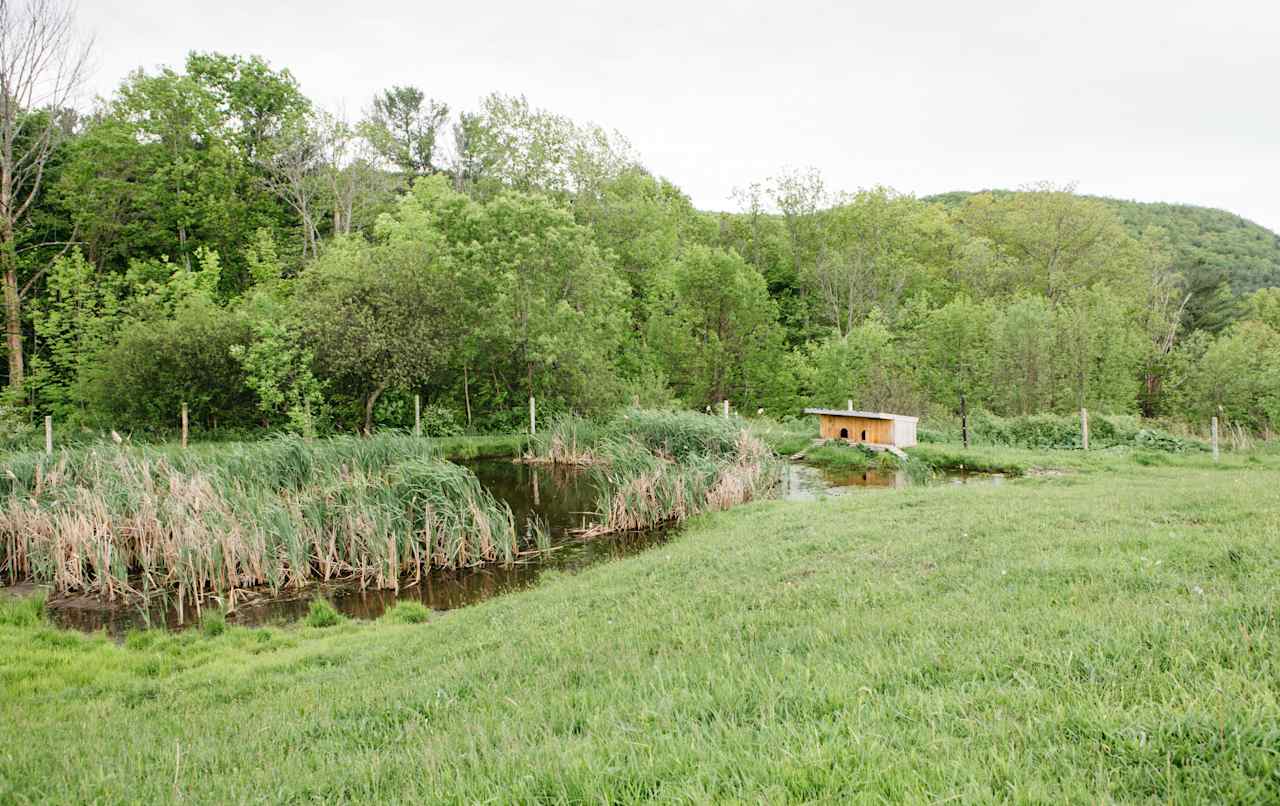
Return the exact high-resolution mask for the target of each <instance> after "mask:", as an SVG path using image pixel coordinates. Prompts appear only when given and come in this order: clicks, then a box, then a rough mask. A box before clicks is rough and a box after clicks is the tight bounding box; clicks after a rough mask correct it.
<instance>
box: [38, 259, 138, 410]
mask: <svg viewBox="0 0 1280 806" xmlns="http://www.w3.org/2000/svg"><path fill="white" fill-rule="evenodd" d="M122 279H123V278H120V277H105V278H103V277H96V276H95V270H94V268H93V266H92V265H91V264H90V263H89V262H88V261H87V260H85V258H84V255H83V254H82V253H81V252H80V250H79V249H74V250H72V252H71V253H70V254H68V255H63V256H60V257H58V258H55V259H54V261H53V264H52V265H51V266H50V267H49V271H48V273H47V274H46V276H45V288H44V293H43V294H42V295H41V296H40V297H38V298H36V299H35V300H34V304H33V305H32V306H31V320H32V325H33V328H34V330H35V334H36V340H37V343H38V344H39V346H40V349H39V351H37V352H34V353H33V356H32V361H31V375H30V387H31V392H32V402H33V403H36V404H38V405H39V406H40V407H41V408H44V409H45V410H47V411H49V412H51V413H52V414H53V415H54V416H56V417H58V418H59V419H60V420H67V419H73V420H81V421H83V420H85V419H86V418H87V409H86V400H85V396H84V389H83V383H82V382H83V380H84V379H85V378H86V377H88V375H89V374H90V372H91V370H92V367H93V362H94V361H95V360H96V358H97V356H98V354H99V353H100V352H101V351H102V350H103V349H105V348H106V347H107V346H109V345H110V344H111V342H112V341H113V339H114V336H115V333H116V331H117V330H118V328H119V327H120V315H121V304H120V298H121V295H122V289H121V286H122V285H123V283H122V282H121V280H122Z"/></svg>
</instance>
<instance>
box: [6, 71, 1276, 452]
mask: <svg viewBox="0 0 1280 806" xmlns="http://www.w3.org/2000/svg"><path fill="white" fill-rule="evenodd" d="M18 115H19V116H20V117H24V118H25V119H31V120H36V121H39V122H41V123H42V125H43V127H44V128H43V129H40V128H39V127H34V126H33V127H31V128H30V129H29V130H31V131H34V130H37V129H39V130H41V131H43V130H45V129H47V130H50V131H52V132H53V135H54V139H53V140H52V141H51V145H50V148H49V151H48V159H47V160H46V161H45V164H44V165H43V167H42V175H41V176H40V177H39V179H38V188H37V190H38V192H35V193H33V194H32V203H31V206H30V208H29V209H27V210H25V211H23V215H21V216H18V217H15V218H14V221H15V226H14V231H13V233H12V236H11V238H10V245H11V247H12V248H11V249H9V250H7V254H8V255H9V258H8V259H9V264H7V265H8V266H9V267H10V268H12V271H11V272H6V289H5V290H6V303H7V305H6V312H7V313H6V318H7V322H9V323H10V325H11V327H10V338H9V340H8V351H9V361H8V362H7V365H6V367H5V368H4V370H3V371H4V373H5V374H4V377H3V380H4V382H5V385H6V388H7V390H8V391H7V392H6V398H5V400H6V403H5V406H4V413H3V415H2V416H0V420H3V422H4V423H5V425H4V426H3V427H4V428H7V429H9V430H10V431H13V430H20V429H22V428H24V427H27V425H26V424H30V423H34V422H37V421H38V420H39V418H40V417H42V416H43V415H45V414H52V415H53V416H54V417H55V419H56V420H57V421H58V422H60V423H62V424H70V425H74V426H83V427H85V428H89V429H115V430H117V431H120V432H128V431H134V432H141V431H157V432H159V431H170V430H172V429H173V428H174V427H175V425H176V423H177V418H178V412H179V410H180V407H181V405H182V404H183V403H186V404H187V405H188V406H189V409H190V412H191V418H192V421H193V423H194V424H195V425H196V426H197V427H201V428H209V429H213V428H219V429H258V428H265V429H289V430H296V431H306V430H315V431H318V432H325V431H356V430H365V429H369V428H376V427H379V426H394V427H403V426H405V425H407V424H409V423H411V422H412V417H413V414H412V409H413V397H414V395H420V396H421V398H422V400H423V401H424V402H425V404H426V417H425V422H426V427H427V429H428V430H429V431H435V432H451V431H456V430H459V429H464V428H470V429H474V430H504V429H514V428H518V427H520V425H521V424H522V423H523V422H524V421H525V418H526V417H527V399H528V397H529V396H530V395H534V396H536V397H537V398H538V401H539V409H540V411H542V412H543V413H554V412H556V411H567V410H574V411H578V412H583V413H593V412H601V411H606V410H609V409H611V408H614V407H616V406H618V405H621V404H634V403H639V404H641V405H663V404H670V403H677V404H680V405H684V406H688V407H694V408H699V409H701V408H704V407H706V406H708V405H715V404H717V403H718V402H719V401H722V400H726V399H727V400H730V401H731V402H732V405H733V406H734V407H735V408H736V409H738V410H739V411H742V412H751V413H754V412H756V411H757V410H758V409H761V408H762V409H764V410H765V411H766V412H768V413H771V414H774V415H779V416H784V415H787V414H791V413H796V412H797V411H798V409H799V408H800V407H801V406H803V405H805V404H826V405H832V404H841V403H843V402H844V401H845V400H846V399H849V398H852V399H853V400H854V402H855V405H858V406H860V407H863V408H869V409H890V410H897V411H906V412H914V413H923V414H946V413H952V412H955V411H957V410H958V408H959V406H960V398H961V395H964V396H965V397H966V400H967V403H968V406H969V407H970V408H973V409H977V408H982V409H987V410H989V411H991V412H993V413H996V414H1024V413H1035V412H1066V411H1073V410H1076V409H1078V408H1080V407H1082V406H1084V407H1089V408H1090V409H1096V410H1099V411H1100V412H1129V413H1141V414H1144V415H1147V416H1163V417H1171V418H1178V419H1185V420H1188V421H1194V422H1203V421H1206V420H1207V418H1208V417H1209V416H1210V415H1211V414H1215V413H1216V414H1220V415H1221V416H1223V417H1224V418H1226V419H1227V420H1229V421H1231V422H1234V423H1236V424H1239V425H1241V426H1243V427H1246V428H1249V429H1252V430H1255V431H1270V430H1275V429H1278V428H1280V288H1276V287H1275V286H1277V285H1280V242H1278V241H1277V238H1276V236H1275V235H1274V234H1272V233H1269V232H1267V231H1266V230H1263V229H1262V228H1260V227H1256V226H1253V225H1251V224H1248V223H1247V222H1244V221H1242V220H1241V219H1239V218H1236V217H1234V216H1230V215H1228V214H1225V213H1220V212H1218V211H1211V210H1201V209H1199V208H1189V207H1172V206H1167V205H1166V206H1161V205H1138V204H1134V203H1126V202H1113V201H1110V200H1101V199H1095V198H1088V197H1082V196H1079V195H1076V194H1074V193H1073V192H1072V191H1071V189H1070V188H1061V187H1053V186H1048V185H1044V186H1036V187H1031V188H1026V189H1023V190H1021V191H1018V192H983V193H971V194H970V193H966V194H949V195H947V196H943V197H935V198H932V199H918V198H915V197H913V196H910V195H907V194H902V193H898V192H896V191H894V190H892V189H889V188H883V187H876V188H870V189H864V190H859V191H857V192H853V193H837V192H832V191H830V190H829V189H828V188H826V187H825V186H824V183H823V181H822V179H821V177H820V176H819V175H818V174H817V173H816V172H812V171H793V172H789V173H786V174H784V175H781V176H777V177H773V178H769V179H767V180H763V181H760V182H758V183H755V184H749V185H745V186H744V187H743V188H742V189H741V190H740V191H739V193H738V202H739V205H738V207H739V209H737V210H735V211H732V212H706V211H700V210H697V209H695V208H694V206H693V205H692V204H691V202H690V200H689V198H688V197H687V196H686V195H685V194H684V193H682V192H681V191H680V189H679V188H678V187H676V186H675V185H673V184H672V183H671V182H669V181H667V180H665V179H662V178H659V177H657V176H654V175H653V174H652V173H650V172H649V171H647V170H646V169H645V168H644V167H643V165H642V164H641V162H640V160H639V159H638V158H637V156H636V155H635V154H634V153H633V151H632V149H631V147H630V146H629V145H628V144H627V142H626V140H625V139H624V138H623V137H621V136H620V135H618V134H617V133H614V132H609V131H606V130H604V129H602V128H600V127H597V126H594V125H586V124H582V123H579V122H575V121H573V120H570V119H567V118H565V117H563V116H560V115H557V114H555V113H553V112H550V111H546V110H542V109H538V108H536V107H535V106H533V105H531V104H530V103H529V102H528V101H527V100H526V99H524V98H523V97H519V96H511V95H502V94H493V95H490V96H488V97H485V98H483V99H481V100H480V101H479V102H478V104H476V105H475V106H474V107H473V108H471V109H467V110H458V109H455V108H454V107H453V106H452V105H450V104H448V103H445V102H443V101H440V100H436V99H432V98H430V97H428V96H427V95H426V94H425V93H424V92H422V91H421V90H419V89H418V88H416V87H412V86H396V87H392V88H390V89H387V90H386V91H384V92H381V93H379V94H378V95H377V96H376V97H375V98H373V99H372V100H371V101H370V103H369V104H368V106H367V108H366V109H365V111H364V112H363V113H362V114H361V115H359V116H355V117H353V118H351V119H347V118H344V117H343V116H341V115H337V114H334V113H332V112H329V111H326V110H323V109H321V108H320V107H318V106H317V105H316V104H314V103H312V102H311V101H310V100H309V99H308V98H307V97H306V96H305V95H304V94H303V93H302V92H301V91H300V89H299V87H298V84H297V82H296V80H295V79H294V77H293V76H292V75H291V74H290V73H289V72H288V71H287V70H283V69H276V68H274V67H272V66H271V65H270V64H268V63H267V62H266V61H264V60H262V59H260V58H257V57H249V58H244V57H237V56H229V55H223V54H217V53H193V54H191V55H190V56H189V58H188V59H187V61H186V63H185V64H184V65H183V66H182V67H181V68H172V69H171V68H164V69H157V70H151V71H138V72H135V73H133V74H131V75H130V76H128V77H127V78H126V79H125V80H124V81H123V82H122V83H121V84H120V86H119V88H118V90H117V91H116V92H115V93H114V95H113V96H112V97H110V98H108V99H102V100H101V101H100V102H99V104H98V105H97V106H96V108H95V109H94V110H93V111H92V113H89V114H84V115H80V114H77V113H75V112H73V111H70V110H66V109H37V108H30V109H26V110H22V111H20V112H19V113H18ZM18 136H19V137H21V136H22V130H21V127H19V134H18ZM19 181H28V182H31V181H34V180H32V179H30V178H28V179H27V180H22V179H21V177H20V178H19ZM33 187H34V186H33ZM14 323H16V326H14ZM15 334H16V337H15Z"/></svg>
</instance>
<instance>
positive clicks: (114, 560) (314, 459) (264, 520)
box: [0, 435, 524, 603]
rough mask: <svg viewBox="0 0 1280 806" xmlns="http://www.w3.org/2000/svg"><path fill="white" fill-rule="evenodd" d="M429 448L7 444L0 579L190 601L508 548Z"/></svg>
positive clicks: (379, 441)
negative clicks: (16, 447) (38, 448)
mask: <svg viewBox="0 0 1280 806" xmlns="http://www.w3.org/2000/svg"><path fill="white" fill-rule="evenodd" d="M431 450H432V449H431V447H430V445H429V444H428V443H424V442H423V441H422V440H415V439H412V438H409V437H403V436H394V435H388V436H379V437H375V438H372V439H355V438H335V439H331V440H325V441H323V442H304V441H303V440H301V439H292V438H281V439H273V440H268V441H265V442H261V443H254V444H231V445H218V446H196V447H193V448H191V449H189V450H188V451H185V452H181V451H176V450H166V449H162V448H161V449H155V448H132V447H110V448H93V449H86V450H81V451H64V452H63V453H61V454H59V455H55V456H44V455H43V454H34V453H33V454H18V455H16V456H13V457H11V458H10V460H9V461H8V463H7V465H6V466H5V467H4V468H3V470H0V580H3V581H6V582H16V581H20V580H33V581H37V582H42V583H47V584H50V585H52V586H53V588H54V589H55V590H57V591H59V592H77V591H78V592H86V593H93V594H98V595H101V596H103V597H106V598H109V599H129V598H132V597H145V596H148V595H150V594H152V593H157V592H165V593H170V594H174V595H176V596H177V598H178V599H179V600H182V601H188V602H196V603H198V602H199V601H200V600H201V599H202V598H204V597H206V596H209V595H211V594H217V595H222V594H230V593H232V592H234V591H235V590H237V589H243V588H247V587H253V586H267V587H269V588H270V589H272V590H273V591H279V590H281V589H284V588H289V587H295V586H300V585H303V584H306V583H309V582H313V581H336V580H345V581H354V582H356V583H358V584H359V585H361V586H367V587H378V588H395V587H397V586H398V585H399V584H400V582H401V580H402V579H403V578H406V577H408V578H411V579H417V578H419V577H420V576H421V575H422V573H424V572H425V571H427V570H430V569H431V568H459V567H463V566H469V565H476V564H479V563H489V562H508V563H509V562H512V561H513V560H514V559H516V557H517V555H518V554H519V552H520V550H521V547H522V545H523V543H524V540H523V538H522V537H521V536H520V535H519V533H518V532H517V529H516V526H515V523H514V520H513V517H512V514H511V510H510V508H509V507H508V506H507V505H506V504H505V503H502V502H499V501H498V500H496V499H495V498H494V497H493V496H492V495H491V494H490V493H488V492H487V491H486V490H484V489H483V488H482V487H481V486H480V483H479V482H478V480H477V479H476V477H475V476H474V475H473V474H472V473H471V472H470V471H469V470H467V469H466V468H463V467H460V466H458V465H455V464H452V463H450V462H447V461H444V460H442V459H439V458H434V457H433V456H431Z"/></svg>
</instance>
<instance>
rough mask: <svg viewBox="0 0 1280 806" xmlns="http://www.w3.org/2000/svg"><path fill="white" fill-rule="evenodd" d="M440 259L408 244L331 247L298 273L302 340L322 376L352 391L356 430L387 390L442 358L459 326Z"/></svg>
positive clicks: (416, 379) (367, 429)
mask: <svg viewBox="0 0 1280 806" xmlns="http://www.w3.org/2000/svg"><path fill="white" fill-rule="evenodd" d="M446 268H447V267H446V266H445V264H444V263H443V262H442V261H440V260H438V259H436V258H435V257H434V256H433V255H431V254H430V253H426V252H424V251H423V250H421V249H419V248H416V247H415V245H414V244H406V243H389V244H381V245H367V244H362V243H360V242H358V241H354V240H348V241H343V242H339V243H338V244H335V245H334V246H333V247H332V248H330V249H328V250H327V251H326V252H325V253H324V254H323V255H322V256H321V258H320V259H319V260H318V261H316V262H314V263H313V264H312V265H311V266H309V267H308V268H307V269H306V270H305V271H304V272H303V273H302V274H301V275H300V276H299V278H298V286H297V299H298V304H299V307H300V315H299V321H300V322H301V323H302V324H301V329H302V333H303V338H304V339H305V343H306V344H307V346H308V348H309V349H310V350H311V351H312V352H313V354H314V356H315V361H316V365H317V368H318V369H319V371H320V373H321V374H322V375H324V376H326V377H329V378H332V379H334V380H335V381H338V382H340V383H345V384H347V385H349V386H351V387H353V388H355V389H357V390H359V394H360V396H361V397H362V399H363V407H362V408H363V418H362V419H363V426H362V427H363V430H364V433H366V434H369V433H372V431H373V410H374V406H375V405H377V402H378V399H379V398H380V397H381V396H382V394H383V393H384V392H385V391H387V389H388V388H392V387H406V388H407V387H411V386H413V385H414V384H417V383H420V382H422V381H424V380H426V379H427V378H428V377H429V376H430V374H431V372H432V370H433V369H435V368H437V366H438V365H440V364H443V363H445V362H446V360H447V359H445V358H444V357H443V356H444V355H445V350H446V348H447V347H448V344H449V341H450V339H449V334H450V332H451V331H452V329H453V328H455V327H458V326H459V325H460V323H459V322H458V320H457V318H456V317H455V316H454V313H455V310H456V305H455V302H454V299H453V294H454V292H455V291H456V288H457V287H456V285H455V284H454V283H453V282H451V279H450V277H449V276H448V274H447V271H446Z"/></svg>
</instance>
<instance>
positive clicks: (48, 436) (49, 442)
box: [44, 414, 53, 453]
mask: <svg viewBox="0 0 1280 806" xmlns="http://www.w3.org/2000/svg"><path fill="white" fill-rule="evenodd" d="M44 452H45V453H53V415H51V414H46V415H45V416H44Z"/></svg>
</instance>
